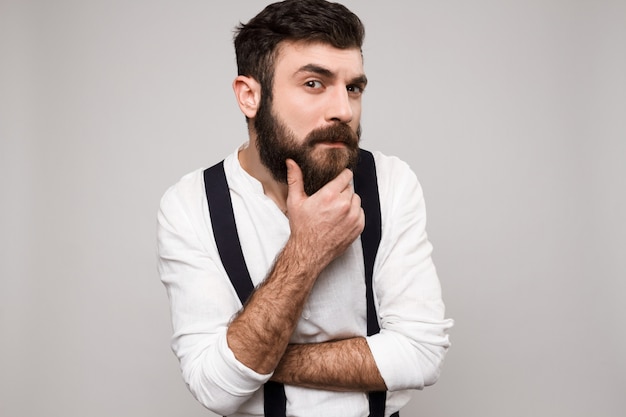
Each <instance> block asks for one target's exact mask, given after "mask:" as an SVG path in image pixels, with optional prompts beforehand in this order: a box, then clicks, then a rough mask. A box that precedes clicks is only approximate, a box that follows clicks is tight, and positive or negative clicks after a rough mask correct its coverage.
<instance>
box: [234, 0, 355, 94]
mask: <svg viewBox="0 0 626 417" xmlns="http://www.w3.org/2000/svg"><path fill="white" fill-rule="evenodd" d="M364 37H365V29H364V27H363V24H362V23H361V20H360V19H359V18H358V16H356V15H355V14H354V13H352V12H351V11H350V10H348V9H347V8H346V7H345V6H343V5H341V4H339V3H330V2H327V1H325V0H285V1H283V2H278V3H273V4H270V5H269V6H267V7H266V8H265V9H263V11H261V12H260V13H259V14H258V15H256V16H255V17H254V18H252V19H251V20H250V21H249V22H248V23H246V24H240V25H239V27H238V28H237V30H236V35H235V54H236V57H237V71H238V75H245V76H248V77H252V78H254V79H255V80H257V81H258V82H259V83H260V84H261V88H262V94H263V96H264V97H265V99H267V100H270V101H271V97H272V82H273V78H274V63H275V59H276V56H277V54H278V52H279V45H280V44H281V43H282V42H285V41H291V42H305V43H313V42H319V43H324V44H327V45H331V46H333V47H335V48H338V49H348V48H358V49H359V50H360V49H361V47H362V46H363V39H364Z"/></svg>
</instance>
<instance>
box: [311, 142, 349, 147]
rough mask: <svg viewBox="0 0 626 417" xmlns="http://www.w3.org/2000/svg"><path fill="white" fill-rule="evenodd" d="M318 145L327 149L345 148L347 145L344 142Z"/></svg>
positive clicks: (320, 143)
mask: <svg viewBox="0 0 626 417" xmlns="http://www.w3.org/2000/svg"><path fill="white" fill-rule="evenodd" d="M316 145H320V146H324V147H326V148H345V147H346V144H345V143H343V142H318V143H317V144H316Z"/></svg>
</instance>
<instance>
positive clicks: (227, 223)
mask: <svg viewBox="0 0 626 417" xmlns="http://www.w3.org/2000/svg"><path fill="white" fill-rule="evenodd" d="M204 184H205V189H206V195H207V200H208V203H209V212H210V215H211V224H212V225H213V234H214V236H215V243H216V244H217V249H218V252H219V255H220V258H221V260H222V264H223V265H224V269H225V270H226V273H227V274H228V277H229V278H230V280H231V282H232V284H233V287H234V288H235V291H236V292H237V296H238V297H239V300H240V301H241V303H242V304H245V302H246V300H247V299H248V298H249V297H250V295H251V294H252V291H253V289H254V286H253V284H252V280H251V278H250V273H249V272H248V267H247V266H246V262H245V260H244V257H243V252H242V250H241V244H240V241H239V235H238V234H237V226H236V224H235V216H234V213H233V208H232V201H231V198H230V191H229V188H228V183H227V181H226V174H225V173H224V161H222V162H220V163H218V164H216V165H214V166H212V167H211V168H208V169H207V170H205V171H204ZM354 187H355V192H356V193H357V194H359V196H360V197H361V205H362V207H363V210H364V211H365V213H366V216H365V229H364V230H363V233H362V235H361V244H362V246H363V262H364V266H365V290H366V303H367V334H368V336H371V335H372V334H376V333H378V332H379V331H380V327H379V325H378V318H377V314H376V306H375V304H374V294H373V289H372V276H373V271H374V261H375V259H376V253H377V252H378V246H379V244H380V236H381V219H380V201H379V198H378V182H377V179H376V167H375V165H374V157H373V155H372V154H371V153H370V152H368V151H365V150H361V151H360V156H359V162H358V164H357V167H356V169H355V171H354ZM263 388H264V401H265V402H264V404H265V405H264V407H265V416H266V417H284V416H285V415H286V404H287V399H286V396H285V387H284V386H283V384H280V383H277V382H273V381H269V382H267V383H266V384H265V386H264V387H263ZM385 400H386V393H385V392H384V391H381V392H370V393H369V403H370V417H383V416H384V414H385ZM393 416H398V413H395V414H393Z"/></svg>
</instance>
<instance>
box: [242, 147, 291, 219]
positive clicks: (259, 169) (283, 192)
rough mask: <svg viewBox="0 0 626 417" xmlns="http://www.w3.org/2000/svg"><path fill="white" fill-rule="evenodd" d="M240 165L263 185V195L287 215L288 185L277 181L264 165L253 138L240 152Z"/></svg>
mask: <svg viewBox="0 0 626 417" xmlns="http://www.w3.org/2000/svg"><path fill="white" fill-rule="evenodd" d="M239 163H240V164H241V167H242V168H243V169H244V171H246V172H247V173H248V174H250V175H251V176H252V177H254V178H256V179H257V180H258V181H259V182H260V183H261V185H262V186H263V193H265V195H266V196H268V197H269V198H271V199H272V200H273V201H274V203H276V205H277V206H278V208H279V209H280V210H281V211H282V212H283V213H286V212H287V192H288V187H287V184H284V183H282V182H279V181H276V180H275V179H274V177H273V176H272V174H271V173H270V171H269V170H268V169H267V168H266V167H265V165H263V163H262V162H261V158H260V157H259V151H258V150H257V147H256V143H255V142H254V138H252V137H251V138H250V143H249V144H248V145H247V146H245V147H244V148H242V149H241V150H240V151H239Z"/></svg>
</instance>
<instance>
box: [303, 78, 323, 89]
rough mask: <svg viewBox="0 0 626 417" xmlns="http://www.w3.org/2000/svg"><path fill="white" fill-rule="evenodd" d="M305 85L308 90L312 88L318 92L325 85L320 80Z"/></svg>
mask: <svg viewBox="0 0 626 417" xmlns="http://www.w3.org/2000/svg"><path fill="white" fill-rule="evenodd" d="M304 85H305V86H307V87H308V88H312V89H316V90H317V89H320V88H322V87H324V84H322V82H321V81H318V80H310V81H307V82H306V83H304Z"/></svg>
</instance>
